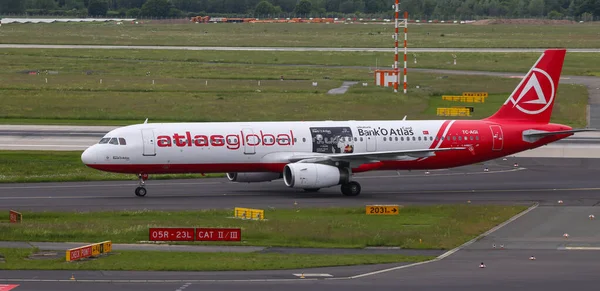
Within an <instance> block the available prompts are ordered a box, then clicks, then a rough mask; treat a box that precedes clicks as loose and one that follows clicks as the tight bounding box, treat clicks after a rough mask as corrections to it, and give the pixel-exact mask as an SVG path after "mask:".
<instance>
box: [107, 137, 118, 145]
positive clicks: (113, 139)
mask: <svg viewBox="0 0 600 291" xmlns="http://www.w3.org/2000/svg"><path fill="white" fill-rule="evenodd" d="M108 143H109V144H116V145H118V144H119V141H118V140H117V138H116V137H113V138H111V139H110V141H109V142H108Z"/></svg>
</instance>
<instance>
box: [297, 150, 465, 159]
mask: <svg viewBox="0 0 600 291" xmlns="http://www.w3.org/2000/svg"><path fill="white" fill-rule="evenodd" d="M466 149H467V148H466V147H453V148H438V149H417V150H404V151H380V152H364V153H344V154H320V153H307V154H295V155H292V156H290V157H289V158H288V161H289V162H292V163H295V162H300V163H316V162H324V161H333V162H336V161H347V162H356V161H365V162H374V161H380V160H397V159H401V158H402V157H413V158H423V157H431V156H434V155H435V153H436V152H442V151H457V150H466Z"/></svg>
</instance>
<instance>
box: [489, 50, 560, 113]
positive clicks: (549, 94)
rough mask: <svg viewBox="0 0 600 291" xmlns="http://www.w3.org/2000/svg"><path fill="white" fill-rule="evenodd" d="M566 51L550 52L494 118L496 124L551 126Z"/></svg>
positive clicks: (543, 56)
mask: <svg viewBox="0 0 600 291" xmlns="http://www.w3.org/2000/svg"><path fill="white" fill-rule="evenodd" d="M565 53H566V49H549V50H546V51H544V53H543V54H542V56H540V58H539V59H538V60H537V62H535V64H534V65H533V67H531V69H530V70H529V72H528V73H527V75H525V77H524V78H523V79H522V80H521V82H520V83H519V85H518V86H517V88H516V89H515V90H514V91H513V92H512V94H510V97H508V99H507V100H506V102H504V105H502V107H500V109H499V110H498V112H496V113H495V114H494V115H492V116H491V117H489V118H487V119H486V120H490V121H494V122H502V121H511V122H527V123H543V124H546V123H549V122H550V116H551V115H552V107H554V100H555V99H556V91H557V89H558V81H559V79H560V73H561V71H562V67H563V62H564V60H565Z"/></svg>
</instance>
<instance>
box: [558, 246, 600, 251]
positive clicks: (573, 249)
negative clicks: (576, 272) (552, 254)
mask: <svg viewBox="0 0 600 291" xmlns="http://www.w3.org/2000/svg"><path fill="white" fill-rule="evenodd" d="M558 249H559V250H568V251H600V247H561V248H558Z"/></svg>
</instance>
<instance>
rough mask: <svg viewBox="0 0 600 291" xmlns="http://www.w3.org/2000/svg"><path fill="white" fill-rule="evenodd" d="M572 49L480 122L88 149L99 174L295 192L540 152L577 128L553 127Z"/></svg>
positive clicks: (355, 126) (341, 124)
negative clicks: (363, 176)
mask: <svg viewBox="0 0 600 291" xmlns="http://www.w3.org/2000/svg"><path fill="white" fill-rule="evenodd" d="M565 53H566V50H565V49H549V50H546V51H545V52H544V53H543V54H542V55H541V56H540V58H539V59H538V60H537V62H536V63H535V64H534V65H533V67H532V68H531V69H530V71H529V72H528V73H527V75H526V76H525V77H524V78H523V79H522V81H521V82H520V83H519V85H518V86H517V87H516V89H515V90H514V91H513V92H512V94H511V95H510V96H509V97H508V99H507V100H506V102H505V103H504V104H503V105H502V106H501V107H500V109H499V110H498V112H496V113H495V114H494V115H492V116H490V117H488V118H485V119H482V120H415V121H412V120H410V121H409V120H405V119H403V120H393V121H354V120H351V121H311V122H304V121H303V122H222V123H147V122H144V123H143V124H137V125H131V126H126V127H121V128H117V129H115V130H113V131H111V132H109V133H107V134H106V135H105V136H104V137H103V138H102V139H101V140H100V142H99V143H98V144H95V145H93V146H91V147H89V148H88V149H86V150H85V151H84V152H83V154H82V155H81V160H82V161H83V163H85V164H86V165H87V166H89V167H92V168H94V169H98V170H102V171H108V172H116V173H130V174H135V175H138V177H139V179H140V184H139V187H137V188H136V190H135V194H136V195H137V196H145V195H146V188H145V180H147V179H148V175H151V174H166V173H227V178H228V179H229V180H231V181H235V182H248V183H251V182H266V181H272V180H277V179H282V178H283V183H285V185H287V186H289V187H292V188H300V189H304V190H306V191H317V190H318V189H320V188H327V187H332V186H336V185H341V192H342V194H344V195H346V196H356V195H359V194H360V192H361V187H360V184H359V183H357V182H356V181H353V180H352V173H359V172H365V171H376V170H417V169H419V170H425V169H427V170H432V169H441V168H451V167H457V166H464V165H468V164H473V163H479V162H483V161H486V160H491V159H496V158H499V157H503V156H507V155H511V154H514V153H517V152H521V151H525V150H529V149H533V148H537V147H540V146H543V145H546V144H548V143H551V142H554V141H557V140H560V139H563V138H566V137H568V136H571V135H573V134H574V133H576V132H581V131H592V130H593V129H572V128H571V127H569V126H566V125H561V124H553V123H549V122H550V116H551V114H552V107H553V105H554V101H555V99H556V91H557V87H558V81H559V78H560V74H561V71H562V66H563V61H564V58H565Z"/></svg>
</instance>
